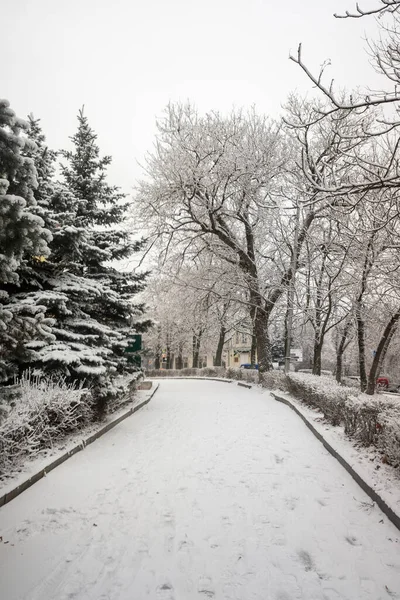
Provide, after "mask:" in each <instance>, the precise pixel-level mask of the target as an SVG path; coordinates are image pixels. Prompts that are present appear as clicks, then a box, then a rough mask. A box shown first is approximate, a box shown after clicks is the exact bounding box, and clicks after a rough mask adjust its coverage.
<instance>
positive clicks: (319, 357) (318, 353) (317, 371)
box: [312, 339, 323, 375]
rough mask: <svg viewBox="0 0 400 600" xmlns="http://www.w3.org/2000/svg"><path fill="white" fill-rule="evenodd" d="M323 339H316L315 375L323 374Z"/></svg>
mask: <svg viewBox="0 0 400 600" xmlns="http://www.w3.org/2000/svg"><path fill="white" fill-rule="evenodd" d="M322 344H323V342H322V340H319V339H315V341H314V355H313V370H312V372H313V375H321V366H322Z"/></svg>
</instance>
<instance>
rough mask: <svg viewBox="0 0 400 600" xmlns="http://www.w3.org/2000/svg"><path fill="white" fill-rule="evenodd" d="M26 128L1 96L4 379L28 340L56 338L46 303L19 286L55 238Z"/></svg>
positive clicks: (0, 353)
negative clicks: (41, 210)
mask: <svg viewBox="0 0 400 600" xmlns="http://www.w3.org/2000/svg"><path fill="white" fill-rule="evenodd" d="M28 128H29V125H28V123H27V122H26V121H23V120H22V119H19V118H18V117H17V116H16V115H15V113H14V111H13V110H12V109H11V108H10V105H9V102H8V101H7V100H0V382H5V381H7V380H9V379H10V377H11V376H12V375H15V374H16V373H17V371H18V369H19V365H20V364H21V363H23V362H24V361H25V360H27V358H28V356H29V350H28V349H27V346H26V344H27V342H29V341H30V340H32V339H43V340H51V339H52V338H51V331H50V324H51V321H50V320H49V319H47V318H46V316H45V311H46V308H45V307H44V306H43V305H40V304H39V303H36V302H33V301H32V299H30V298H27V297H26V295H25V294H24V293H23V290H22V288H21V276H20V273H21V272H22V271H23V269H24V267H25V265H26V263H27V261H30V260H41V258H39V257H43V258H44V257H45V256H47V255H48V254H49V248H48V243H49V242H50V240H51V234H50V232H49V231H48V230H47V229H46V228H45V222H44V220H43V219H42V218H41V217H40V215H39V214H38V211H37V203H36V200H35V196H34V190H35V188H36V187H37V184H38V182H37V171H36V169H35V166H34V162H33V160H32V158H30V157H29V156H27V154H26V151H28V149H31V150H32V149H33V144H32V143H31V142H30V140H29V139H28V138H27V137H26V135H25V132H26V131H27V130H28ZM24 151H25V154H24ZM35 257H36V258H35Z"/></svg>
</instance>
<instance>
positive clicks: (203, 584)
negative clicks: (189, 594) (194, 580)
mask: <svg viewBox="0 0 400 600" xmlns="http://www.w3.org/2000/svg"><path fill="white" fill-rule="evenodd" d="M197 591H198V592H199V594H203V595H204V596H205V597H206V598H214V596H215V592H214V590H213V585H212V580H211V579H210V578H209V577H200V579H199V585H198V587H197Z"/></svg>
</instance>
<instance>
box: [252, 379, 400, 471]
mask: <svg viewBox="0 0 400 600" xmlns="http://www.w3.org/2000/svg"><path fill="white" fill-rule="evenodd" d="M263 385H264V386H265V387H268V388H270V389H280V390H283V391H287V392H289V393H290V394H291V395H292V396H294V397H295V398H297V399H298V400H301V401H302V402H304V403H305V404H307V405H308V406H310V407H312V408H315V409H317V410H320V411H321V412H322V413H323V415H324V418H325V419H326V420H327V421H328V422H329V423H331V424H332V425H335V426H336V425H343V426H344V430H345V433H346V434H347V435H349V436H351V437H352V438H354V439H355V440H357V442H359V443H361V444H362V445H365V446H370V445H374V446H375V447H376V448H378V449H379V451H380V452H381V453H382V455H383V457H384V459H385V461H387V462H388V463H390V464H392V465H393V466H395V467H398V466H399V465H400V402H398V401H397V400H389V399H387V398H385V399H383V397H382V396H379V395H378V396H373V397H371V396H367V395H366V394H361V393H357V392H356V390H355V389H354V388H353V387H347V386H341V385H339V384H338V383H336V381H334V380H333V379H331V378H329V377H317V376H316V375H309V374H307V373H290V374H288V375H284V374H283V373H278V372H271V373H268V374H267V375H266V376H265V379H264V381H263Z"/></svg>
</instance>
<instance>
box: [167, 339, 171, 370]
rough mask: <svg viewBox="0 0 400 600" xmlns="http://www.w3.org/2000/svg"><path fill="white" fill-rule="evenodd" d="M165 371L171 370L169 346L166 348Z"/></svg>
mask: <svg viewBox="0 0 400 600" xmlns="http://www.w3.org/2000/svg"><path fill="white" fill-rule="evenodd" d="M166 369H171V346H169V345H168V346H167V364H166Z"/></svg>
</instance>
